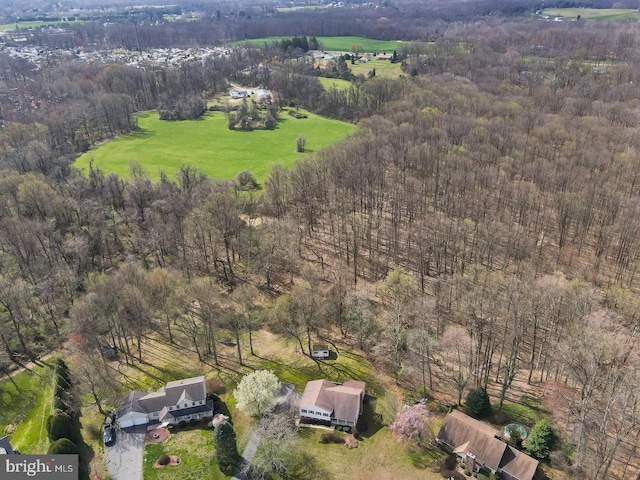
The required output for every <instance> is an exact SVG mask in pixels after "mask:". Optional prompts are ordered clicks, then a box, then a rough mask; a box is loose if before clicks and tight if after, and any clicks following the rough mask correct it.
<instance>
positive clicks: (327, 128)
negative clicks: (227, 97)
mask: <svg viewBox="0 0 640 480" xmlns="http://www.w3.org/2000/svg"><path fill="white" fill-rule="evenodd" d="M288 113H289V112H288V111H286V110H285V111H283V112H282V113H281V114H280V118H279V119H278V126H277V127H276V129H275V130H254V131H251V132H247V131H239V130H229V128H228V127H227V117H226V116H225V114H224V113H222V112H207V113H206V114H205V115H204V116H203V117H202V118H201V119H200V120H188V121H162V120H160V119H159V118H158V114H157V112H155V111H153V112H144V113H141V114H139V115H138V117H137V118H138V126H139V128H140V130H139V131H137V132H134V133H131V134H129V135H125V136H123V137H120V138H117V139H115V140H112V141H109V142H106V143H104V144H102V145H100V146H98V147H96V148H94V149H92V150H90V151H89V152H87V153H85V154H83V155H82V156H81V157H80V158H79V159H78V160H77V161H76V163H75V166H76V167H77V168H79V169H81V170H82V171H84V173H85V174H86V173H87V172H88V170H89V162H90V161H93V164H94V166H95V167H97V168H100V169H101V170H102V171H103V172H105V173H107V174H108V173H116V174H118V175H119V176H122V177H125V178H126V177H130V171H129V170H130V165H131V162H138V163H139V164H140V165H141V166H142V168H143V169H144V170H145V172H146V173H147V175H148V176H149V177H150V178H151V179H154V180H157V179H158V178H160V172H165V174H166V175H167V176H168V177H169V178H174V177H175V175H176V173H177V172H178V171H179V168H180V166H181V165H190V166H193V167H196V168H197V169H198V171H200V172H203V173H206V174H207V175H208V176H209V177H211V178H221V179H232V178H234V177H235V176H236V175H237V174H238V173H239V172H241V171H243V170H249V171H251V172H252V173H253V175H254V177H255V178H256V179H257V180H258V181H262V180H264V179H265V178H266V177H267V174H268V172H269V170H270V169H271V166H272V165H274V164H276V163H279V164H281V165H283V166H290V165H292V164H293V162H294V161H295V160H296V159H298V158H301V157H303V156H304V155H308V152H313V151H317V150H319V149H321V148H323V147H326V146H328V145H330V144H332V143H334V142H337V141H339V140H342V139H344V138H345V137H347V135H348V134H349V133H351V132H352V131H353V130H354V129H355V126H354V125H352V124H349V123H345V122H340V121H337V120H331V119H327V118H323V117H321V116H319V115H314V114H312V113H307V112H304V113H305V114H306V115H307V118H299V119H296V118H293V117H291V116H290V115H289V114H288ZM299 136H303V137H305V139H306V148H307V152H305V153H297V152H296V151H295V149H296V139H297V138H298V137H299Z"/></svg>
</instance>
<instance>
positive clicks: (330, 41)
mask: <svg viewBox="0 0 640 480" xmlns="http://www.w3.org/2000/svg"><path fill="white" fill-rule="evenodd" d="M289 38H291V36H288V37H264V38H253V39H248V40H245V41H242V42H236V43H247V42H248V43H250V44H253V45H264V44H265V43H266V44H271V43H273V42H279V41H281V40H284V39H289ZM316 38H317V39H318V41H319V42H320V46H321V47H322V49H323V50H326V51H329V52H349V51H351V47H353V46H354V45H359V46H360V47H362V50H361V52H363V53H364V52H369V53H374V52H387V53H391V52H393V51H394V50H395V49H396V48H398V46H400V45H401V44H402V43H407V42H403V41H401V40H374V39H371V38H364V37H316Z"/></svg>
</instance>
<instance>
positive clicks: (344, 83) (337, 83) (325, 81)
mask: <svg viewBox="0 0 640 480" xmlns="http://www.w3.org/2000/svg"><path fill="white" fill-rule="evenodd" d="M318 80H320V83H321V84H322V86H323V87H324V89H325V90H331V89H332V88H334V87H335V88H337V89H338V90H344V89H347V88H349V87H350V86H351V85H352V84H351V82H350V81H349V80H342V79H341V78H326V77H318Z"/></svg>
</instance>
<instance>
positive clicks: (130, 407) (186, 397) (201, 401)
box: [116, 376, 213, 428]
mask: <svg viewBox="0 0 640 480" xmlns="http://www.w3.org/2000/svg"><path fill="white" fill-rule="evenodd" d="M212 417H213V401H212V400H207V387H206V384H205V380H204V377H203V376H200V377H192V378H186V379H183V380H176V381H173V382H169V383H167V384H166V385H165V386H164V387H162V388H161V389H160V390H158V391H156V392H151V393H148V394H144V393H141V392H136V391H133V392H131V393H130V394H129V395H127V397H126V398H125V399H124V400H123V401H122V403H121V404H120V408H119V409H118V413H117V415H116V422H118V424H119V425H120V427H121V428H126V427H131V426H134V425H146V424H147V423H164V424H167V425H169V424H176V423H179V422H182V421H185V422H189V421H198V420H202V419H204V418H212Z"/></svg>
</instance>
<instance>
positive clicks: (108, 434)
mask: <svg viewBox="0 0 640 480" xmlns="http://www.w3.org/2000/svg"><path fill="white" fill-rule="evenodd" d="M102 440H103V441H104V444H105V446H107V447H110V446H111V445H113V444H114V443H116V429H115V428H113V427H112V426H111V425H105V426H104V430H103V431H102Z"/></svg>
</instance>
